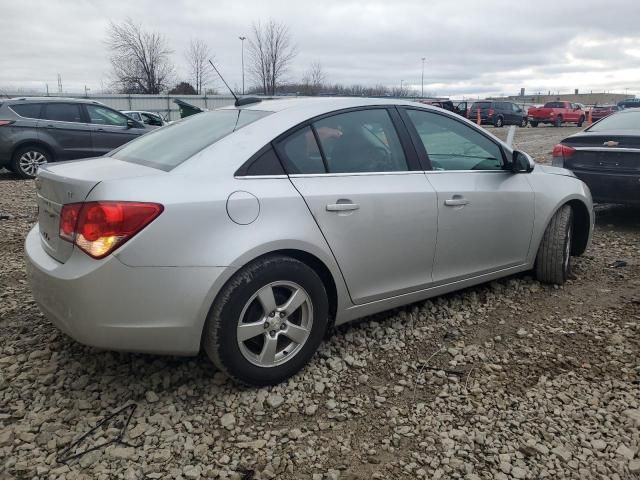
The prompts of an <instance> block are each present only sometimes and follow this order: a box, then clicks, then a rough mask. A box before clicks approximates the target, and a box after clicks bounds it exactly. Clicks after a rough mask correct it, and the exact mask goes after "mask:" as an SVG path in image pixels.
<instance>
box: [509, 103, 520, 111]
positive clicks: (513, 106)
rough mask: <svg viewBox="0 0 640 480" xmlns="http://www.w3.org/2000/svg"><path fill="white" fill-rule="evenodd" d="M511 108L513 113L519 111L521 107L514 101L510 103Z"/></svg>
mask: <svg viewBox="0 0 640 480" xmlns="http://www.w3.org/2000/svg"><path fill="white" fill-rule="evenodd" d="M511 109H512V110H513V112H514V113H520V111H521V109H520V107H519V106H518V105H516V104H515V103H512V104H511Z"/></svg>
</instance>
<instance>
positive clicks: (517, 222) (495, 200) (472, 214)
mask: <svg viewBox="0 0 640 480" xmlns="http://www.w3.org/2000/svg"><path fill="white" fill-rule="evenodd" d="M405 112H406V117H405V118H406V119H407V121H408V122H409V124H410V128H412V129H413V132H412V133H413V137H414V141H415V142H416V148H418V150H419V151H420V152H421V154H422V155H424V159H425V160H428V161H429V162H430V164H431V170H427V171H425V175H426V176H427V178H428V180H429V182H430V183H431V185H433V187H434V189H435V191H436V193H437V202H438V243H437V245H438V246H437V248H436V255H435V262H434V266H433V280H434V284H438V283H440V284H442V283H448V282H452V281H457V280H463V279H466V278H471V277H474V276H479V275H483V274H486V273H490V272H494V271H497V270H501V269H505V268H509V267H514V266H519V265H523V264H525V263H526V258H527V254H528V251H529V242H530V240H531V233H532V230H533V215H534V197H533V190H532V188H531V186H530V184H529V181H528V179H527V175H526V174H515V173H512V172H511V171H509V170H508V169H505V168H504V166H505V162H504V159H503V154H502V148H501V147H500V146H499V144H498V143H496V142H495V141H494V140H493V139H491V138H490V137H488V136H487V135H485V134H484V133H483V132H482V131H480V130H479V129H476V128H474V127H472V126H469V125H468V124H466V123H463V122H462V121H459V120H457V119H455V118H451V117H449V116H445V115H441V114H437V113H434V112H427V111H424V110H413V109H406V110H405Z"/></svg>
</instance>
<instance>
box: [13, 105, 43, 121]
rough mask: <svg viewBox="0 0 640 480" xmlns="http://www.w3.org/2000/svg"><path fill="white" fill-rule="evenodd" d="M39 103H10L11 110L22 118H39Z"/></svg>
mask: <svg viewBox="0 0 640 480" xmlns="http://www.w3.org/2000/svg"><path fill="white" fill-rule="evenodd" d="M40 107H42V104H41V103H22V104H20V105H11V110H13V111H14V112H16V113H17V114H18V115H20V116H21V117H24V118H40Z"/></svg>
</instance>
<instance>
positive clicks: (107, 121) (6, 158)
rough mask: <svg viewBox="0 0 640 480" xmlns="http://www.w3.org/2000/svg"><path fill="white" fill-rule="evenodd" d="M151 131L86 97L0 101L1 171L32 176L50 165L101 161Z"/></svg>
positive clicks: (26, 176) (25, 176)
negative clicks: (94, 159)
mask: <svg viewBox="0 0 640 480" xmlns="http://www.w3.org/2000/svg"><path fill="white" fill-rule="evenodd" d="M149 131H150V130H149V129H147V128H145V126H144V125H143V124H142V123H141V122H138V121H136V120H134V119H132V118H129V117H127V116H126V115H123V114H122V113H120V112H118V111H117V110H113V109H112V108H109V107H107V106H106V105H103V104H101V103H99V102H94V101H91V100H87V99H74V98H59V97H57V98H54V97H42V98H35V97H30V98H29V97H23V98H11V99H8V100H2V101H0V168H1V167H5V168H8V169H9V170H11V171H13V172H15V173H16V174H17V175H18V176H20V177H22V178H33V177H35V175H36V171H37V169H38V166H40V165H43V164H45V163H47V162H56V161H60V160H73V159H78V158H87V157H98V156H101V155H104V154H105V153H107V152H110V151H111V150H113V149H115V148H116V147H119V146H120V145H122V144H124V143H126V142H128V141H129V140H132V139H134V138H136V137H137V136H139V135H142V134H144V133H147V132H149Z"/></svg>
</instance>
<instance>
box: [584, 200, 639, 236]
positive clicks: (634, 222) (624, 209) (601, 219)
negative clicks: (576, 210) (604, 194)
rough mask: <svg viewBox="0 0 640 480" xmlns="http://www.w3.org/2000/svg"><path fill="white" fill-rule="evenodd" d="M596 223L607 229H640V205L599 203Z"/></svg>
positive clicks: (596, 207)
mask: <svg viewBox="0 0 640 480" xmlns="http://www.w3.org/2000/svg"><path fill="white" fill-rule="evenodd" d="M594 210H595V212H596V225H598V226H599V227H601V228H603V229H605V230H616V231H629V232H634V231H636V232H638V231H640V206H635V205H613V204H603V203H601V204H597V205H595V206H594Z"/></svg>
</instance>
